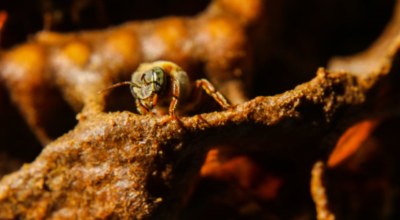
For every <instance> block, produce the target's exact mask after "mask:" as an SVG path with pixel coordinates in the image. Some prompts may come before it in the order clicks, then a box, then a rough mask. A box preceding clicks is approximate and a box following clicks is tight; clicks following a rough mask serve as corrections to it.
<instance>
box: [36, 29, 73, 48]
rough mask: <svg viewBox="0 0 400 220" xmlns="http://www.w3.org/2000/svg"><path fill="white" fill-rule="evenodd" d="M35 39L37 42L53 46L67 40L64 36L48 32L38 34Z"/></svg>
mask: <svg viewBox="0 0 400 220" xmlns="http://www.w3.org/2000/svg"><path fill="white" fill-rule="evenodd" d="M35 38H36V40H37V41H38V42H40V43H42V44H47V45H55V44H59V43H62V42H64V41H65V40H67V38H66V37H65V36H64V35H62V34H59V33H55V32H50V31H43V32H39V33H38V34H36V36H35Z"/></svg>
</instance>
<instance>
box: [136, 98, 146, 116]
mask: <svg viewBox="0 0 400 220" xmlns="http://www.w3.org/2000/svg"><path fill="white" fill-rule="evenodd" d="M135 104H136V109H137V111H138V112H139V114H141V115H145V114H148V113H149V110H148V109H147V108H146V107H144V106H143V105H142V103H140V101H139V100H135Z"/></svg>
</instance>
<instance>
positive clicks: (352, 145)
mask: <svg viewBox="0 0 400 220" xmlns="http://www.w3.org/2000/svg"><path fill="white" fill-rule="evenodd" d="M378 124H379V120H373V119H369V120H364V121H361V122H359V123H357V124H355V125H353V126H352V127H350V128H349V129H347V130H346V131H345V132H344V133H343V135H342V136H341V137H340V139H339V141H338V142H337V144H336V146H335V148H334V149H333V151H332V153H331V155H330V156H329V159H328V166H329V167H335V166H337V165H338V164H339V163H341V162H342V161H343V160H345V159H346V158H348V157H350V156H351V155H353V154H354V153H355V152H356V151H357V149H358V148H360V147H361V145H362V144H363V142H364V141H365V140H366V139H367V138H368V137H369V135H370V134H371V133H372V132H373V131H374V129H375V127H376V126H377V125H378Z"/></svg>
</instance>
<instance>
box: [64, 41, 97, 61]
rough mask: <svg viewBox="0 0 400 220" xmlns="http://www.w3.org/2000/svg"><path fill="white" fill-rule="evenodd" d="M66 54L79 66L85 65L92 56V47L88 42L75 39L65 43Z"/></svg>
mask: <svg viewBox="0 0 400 220" xmlns="http://www.w3.org/2000/svg"><path fill="white" fill-rule="evenodd" d="M63 52H64V54H65V55H66V56H67V57H68V58H69V59H70V60H71V61H72V62H73V63H74V64H75V65H77V66H80V67H82V66H84V65H85V64H86V63H87V62H88V60H89V57H90V48H89V46H88V45H87V44H84V43H82V42H79V41H73V42H70V43H68V44H67V45H65V47H64V49H63Z"/></svg>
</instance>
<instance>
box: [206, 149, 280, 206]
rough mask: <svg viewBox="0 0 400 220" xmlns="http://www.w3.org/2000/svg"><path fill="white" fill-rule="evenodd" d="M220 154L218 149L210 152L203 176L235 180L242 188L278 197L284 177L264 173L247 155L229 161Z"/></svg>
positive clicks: (258, 193)
mask: <svg viewBox="0 0 400 220" xmlns="http://www.w3.org/2000/svg"><path fill="white" fill-rule="evenodd" d="M218 156H219V152H218V150H216V149H213V150H210V151H209V152H208V155H207V158H206V161H205V163H204V165H203V167H202V168H201V171H200V174H201V176H203V177H211V178H215V179H218V180H223V181H231V182H235V183H237V184H238V185H239V186H240V187H241V188H243V189H245V190H248V191H249V192H251V193H253V194H255V195H257V196H258V197H260V198H263V199H274V198H276V196H277V195H278V191H279V188H280V187H281V185H282V183H283V181H282V179H280V178H279V177H276V176H274V175H271V174H269V173H264V172H263V171H262V169H261V168H260V167H259V166H258V165H257V164H256V163H254V162H253V161H252V160H251V159H250V158H249V157H247V156H242V155H241V156H236V157H233V158H231V159H229V160H227V161H220V160H219V157H218Z"/></svg>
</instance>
